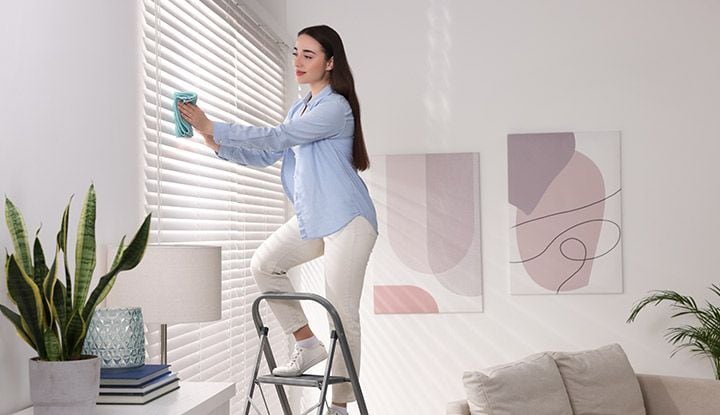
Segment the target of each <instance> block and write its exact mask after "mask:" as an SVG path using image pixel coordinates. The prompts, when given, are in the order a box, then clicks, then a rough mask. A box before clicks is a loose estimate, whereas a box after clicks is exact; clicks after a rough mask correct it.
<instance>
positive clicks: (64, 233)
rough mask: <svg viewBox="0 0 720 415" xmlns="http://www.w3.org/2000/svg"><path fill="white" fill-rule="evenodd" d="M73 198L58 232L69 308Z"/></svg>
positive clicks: (70, 300)
mask: <svg viewBox="0 0 720 415" xmlns="http://www.w3.org/2000/svg"><path fill="white" fill-rule="evenodd" d="M72 199H73V197H72V196H70V201H69V202H68V204H67V206H66V207H65V212H63V217H62V223H61V225H60V231H59V232H58V234H57V245H58V249H59V250H61V251H62V253H63V264H64V269H65V285H66V287H67V290H66V299H65V304H66V307H67V309H71V308H72V280H71V279H70V267H69V266H68V256H67V237H68V220H69V218H70V204H71V203H72Z"/></svg>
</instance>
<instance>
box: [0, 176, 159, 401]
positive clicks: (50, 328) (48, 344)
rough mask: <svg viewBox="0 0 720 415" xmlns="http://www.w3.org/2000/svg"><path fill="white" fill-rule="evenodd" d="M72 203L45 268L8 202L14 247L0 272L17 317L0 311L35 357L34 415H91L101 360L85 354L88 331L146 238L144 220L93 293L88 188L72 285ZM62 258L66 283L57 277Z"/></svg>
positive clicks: (42, 255) (43, 259)
mask: <svg viewBox="0 0 720 415" xmlns="http://www.w3.org/2000/svg"><path fill="white" fill-rule="evenodd" d="M71 202H72V197H71V198H70V202H69V203H68V205H67V207H66V208H65V212H64V213H63V217H62V222H61V226H60V231H59V232H58V234H57V238H56V241H57V246H56V248H55V253H54V256H53V258H52V263H51V264H50V266H49V267H48V264H47V262H46V257H45V253H44V252H43V248H42V246H41V244H40V239H39V238H38V235H39V233H40V229H38V231H37V232H36V234H35V241H34V244H33V246H32V251H31V249H30V245H29V243H28V234H27V231H26V228H25V223H24V220H23V217H22V214H21V213H20V211H19V210H18V209H17V208H16V207H15V205H14V204H13V203H12V202H11V201H10V199H8V198H7V197H6V198H5V218H6V221H7V226H8V229H9V231H10V236H11V238H12V241H13V246H14V252H13V253H12V254H7V251H6V255H5V256H6V261H5V273H6V276H7V287H8V296H9V298H10V300H11V301H12V302H13V303H14V304H15V305H16V307H17V310H18V311H17V312H15V311H13V310H11V309H10V308H8V307H6V306H4V305H2V304H0V312H2V314H3V315H5V317H7V318H8V319H9V320H10V321H11V322H12V324H13V325H14V326H15V328H16V330H17V333H18V335H19V336H20V338H21V339H23V340H24V341H25V342H26V343H27V344H29V345H30V347H32V348H33V349H35V351H36V352H37V354H38V356H37V357H35V358H32V359H30V362H29V370H30V399H31V400H32V401H33V405H34V413H35V415H41V414H53V415H64V414H68V415H69V414H73V415H78V414H91V413H92V412H93V408H94V406H95V400H96V397H97V395H98V388H99V382H100V379H99V378H100V361H99V359H98V358H97V357H95V356H83V355H82V347H83V343H84V342H85V336H86V334H87V329H88V324H89V323H90V319H91V317H92V315H93V312H94V311H95V308H96V307H97V305H98V304H99V303H100V302H101V301H103V299H104V298H105V297H106V296H107V294H108V292H109V291H110V289H111V288H112V286H113V283H114V282H115V278H116V277H117V275H118V273H120V272H121V271H125V270H129V269H132V268H134V267H135V266H137V264H138V263H139V262H140V260H141V259H142V257H143V253H144V252H145V246H146V245H147V240H148V234H149V231H150V215H148V216H147V217H146V218H145V221H144V222H143V223H142V225H141V226H140V228H139V229H138V231H137V233H136V234H135V236H134V237H133V239H132V241H130V243H129V244H127V246H126V245H124V242H125V238H124V237H123V238H122V240H121V241H120V244H119V247H118V250H117V253H116V254H115V259H114V261H113V263H112V266H111V267H110V271H109V272H108V273H107V274H106V275H104V276H102V277H101V278H100V279H99V281H98V283H97V285H96V286H95V288H94V289H93V290H92V292H90V281H91V279H92V276H93V271H94V270H95V259H96V252H95V251H96V244H95V209H96V201H95V188H94V186H93V185H91V186H90V189H89V190H88V192H87V196H86V198H85V202H84V204H83V207H82V211H81V214H80V220H79V225H78V231H77V235H76V244H75V272H74V278H71V272H70V267H69V264H68V249H67V239H68V216H69V210H70V203H71ZM60 255H62V263H63V268H64V276H65V283H63V282H62V281H61V280H60V279H59V278H58V273H59V269H60V264H59V263H58V257H59V256H60ZM88 293H89V296H88Z"/></svg>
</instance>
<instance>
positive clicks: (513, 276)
mask: <svg viewBox="0 0 720 415" xmlns="http://www.w3.org/2000/svg"><path fill="white" fill-rule="evenodd" d="M508 196H509V202H510V204H509V205H510V206H509V207H510V286H511V292H512V293H513V294H570V293H573V294H581V293H620V292H622V222H621V200H622V199H621V183H620V133H619V132H590V133H572V132H568V133H538V134H510V135H508Z"/></svg>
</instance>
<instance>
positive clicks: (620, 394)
mask: <svg viewBox="0 0 720 415" xmlns="http://www.w3.org/2000/svg"><path fill="white" fill-rule="evenodd" d="M551 355H552V357H553V358H554V359H555V362H556V363H557V367H558V369H560V374H561V375H562V379H563V382H564V383H565V388H566V389H567V394H568V396H569V397H570V404H571V405H572V409H573V411H574V413H575V415H645V405H644V402H643V397H642V392H641V391H640V384H639V383H638V380H637V377H636V376H635V372H634V371H633V368H632V367H631V366H630V362H629V361H628V358H627V356H626V355H625V352H624V351H623V349H622V347H620V345H618V344H612V345H609V346H603V347H601V348H599V349H595V350H587V351H582V352H572V353H565V352H555V353H552V354H551Z"/></svg>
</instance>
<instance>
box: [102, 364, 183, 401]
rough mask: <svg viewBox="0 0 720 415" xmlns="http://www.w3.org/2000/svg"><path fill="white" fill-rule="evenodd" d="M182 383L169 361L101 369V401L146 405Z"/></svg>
mask: <svg viewBox="0 0 720 415" xmlns="http://www.w3.org/2000/svg"><path fill="white" fill-rule="evenodd" d="M179 387H180V379H179V378H178V377H177V375H176V374H175V373H173V372H171V371H170V365H157V364H152V365H143V366H140V367H134V368H128V369H101V370H100V396H98V399H97V403H98V404H124V405H127V404H135V405H143V404H146V403H148V402H150V401H152V400H155V399H157V398H159V397H161V396H163V395H165V394H168V393H170V392H172V391H174V390H175V389H177V388H179Z"/></svg>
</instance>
